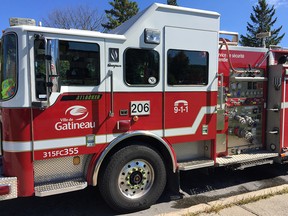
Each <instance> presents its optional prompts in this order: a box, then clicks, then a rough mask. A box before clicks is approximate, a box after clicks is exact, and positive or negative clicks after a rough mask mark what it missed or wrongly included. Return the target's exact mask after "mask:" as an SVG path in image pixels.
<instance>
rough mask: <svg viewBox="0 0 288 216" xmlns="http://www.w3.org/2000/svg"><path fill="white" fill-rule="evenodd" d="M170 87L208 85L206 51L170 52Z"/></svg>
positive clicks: (207, 54) (207, 55) (172, 50)
mask: <svg viewBox="0 0 288 216" xmlns="http://www.w3.org/2000/svg"><path fill="white" fill-rule="evenodd" d="M167 57H168V85H207V84H208V63H209V62H208V59H209V53H208V52H206V51H186V50H174V49H170V50H168V55H167Z"/></svg>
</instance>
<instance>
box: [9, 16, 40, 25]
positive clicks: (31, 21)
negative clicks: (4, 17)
mask: <svg viewBox="0 0 288 216" xmlns="http://www.w3.org/2000/svg"><path fill="white" fill-rule="evenodd" d="M9 23H10V26H19V25H30V26H35V25H36V22H35V20H34V19H30V18H16V17H12V18H10V19H9Z"/></svg>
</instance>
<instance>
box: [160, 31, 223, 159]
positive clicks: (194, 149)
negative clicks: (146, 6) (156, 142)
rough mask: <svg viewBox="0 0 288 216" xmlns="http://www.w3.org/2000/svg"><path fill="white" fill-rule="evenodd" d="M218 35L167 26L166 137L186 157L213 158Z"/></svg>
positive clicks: (178, 152)
mask: <svg viewBox="0 0 288 216" xmlns="http://www.w3.org/2000/svg"><path fill="white" fill-rule="evenodd" d="M217 39H218V36H217V32H212V31H201V30H195V29H183V28H177V27H165V55H166V58H165V65H166V78H165V82H166V83H165V106H164V109H165V111H164V113H165V129H164V133H165V137H166V138H167V140H169V142H170V143H172V144H182V145H175V146H174V148H175V149H176V154H180V155H181V157H183V158H185V159H186V158H189V159H190V158H197V157H202V156H205V155H206V156H207V157H209V158H210V157H211V150H212V149H211V145H212V143H213V140H214V139H215V135H216V116H215V109H216V103H217V86H216V84H217V79H216V72H217ZM207 148H208V151H207V150H205V149H207Z"/></svg>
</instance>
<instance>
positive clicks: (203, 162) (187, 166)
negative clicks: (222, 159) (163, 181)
mask: <svg viewBox="0 0 288 216" xmlns="http://www.w3.org/2000/svg"><path fill="white" fill-rule="evenodd" d="M211 166H214V160H211V159H208V158H198V159H195V160H192V161H187V162H182V163H178V167H179V170H181V171H187V170H192V169H199V168H204V167H211Z"/></svg>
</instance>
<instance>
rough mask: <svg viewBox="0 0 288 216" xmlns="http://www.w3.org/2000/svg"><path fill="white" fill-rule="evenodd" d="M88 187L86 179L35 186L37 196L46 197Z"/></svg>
mask: <svg viewBox="0 0 288 216" xmlns="http://www.w3.org/2000/svg"><path fill="white" fill-rule="evenodd" d="M86 187H87V182H86V181H85V180H84V179H73V180H69V181H65V182H57V183H56V182H55V183H51V182H50V183H49V184H40V185H37V186H35V188H34V190H35V196H38V197H45V196H50V195H55V194H61V193H67V192H72V191H77V190H82V189H84V188H86Z"/></svg>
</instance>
